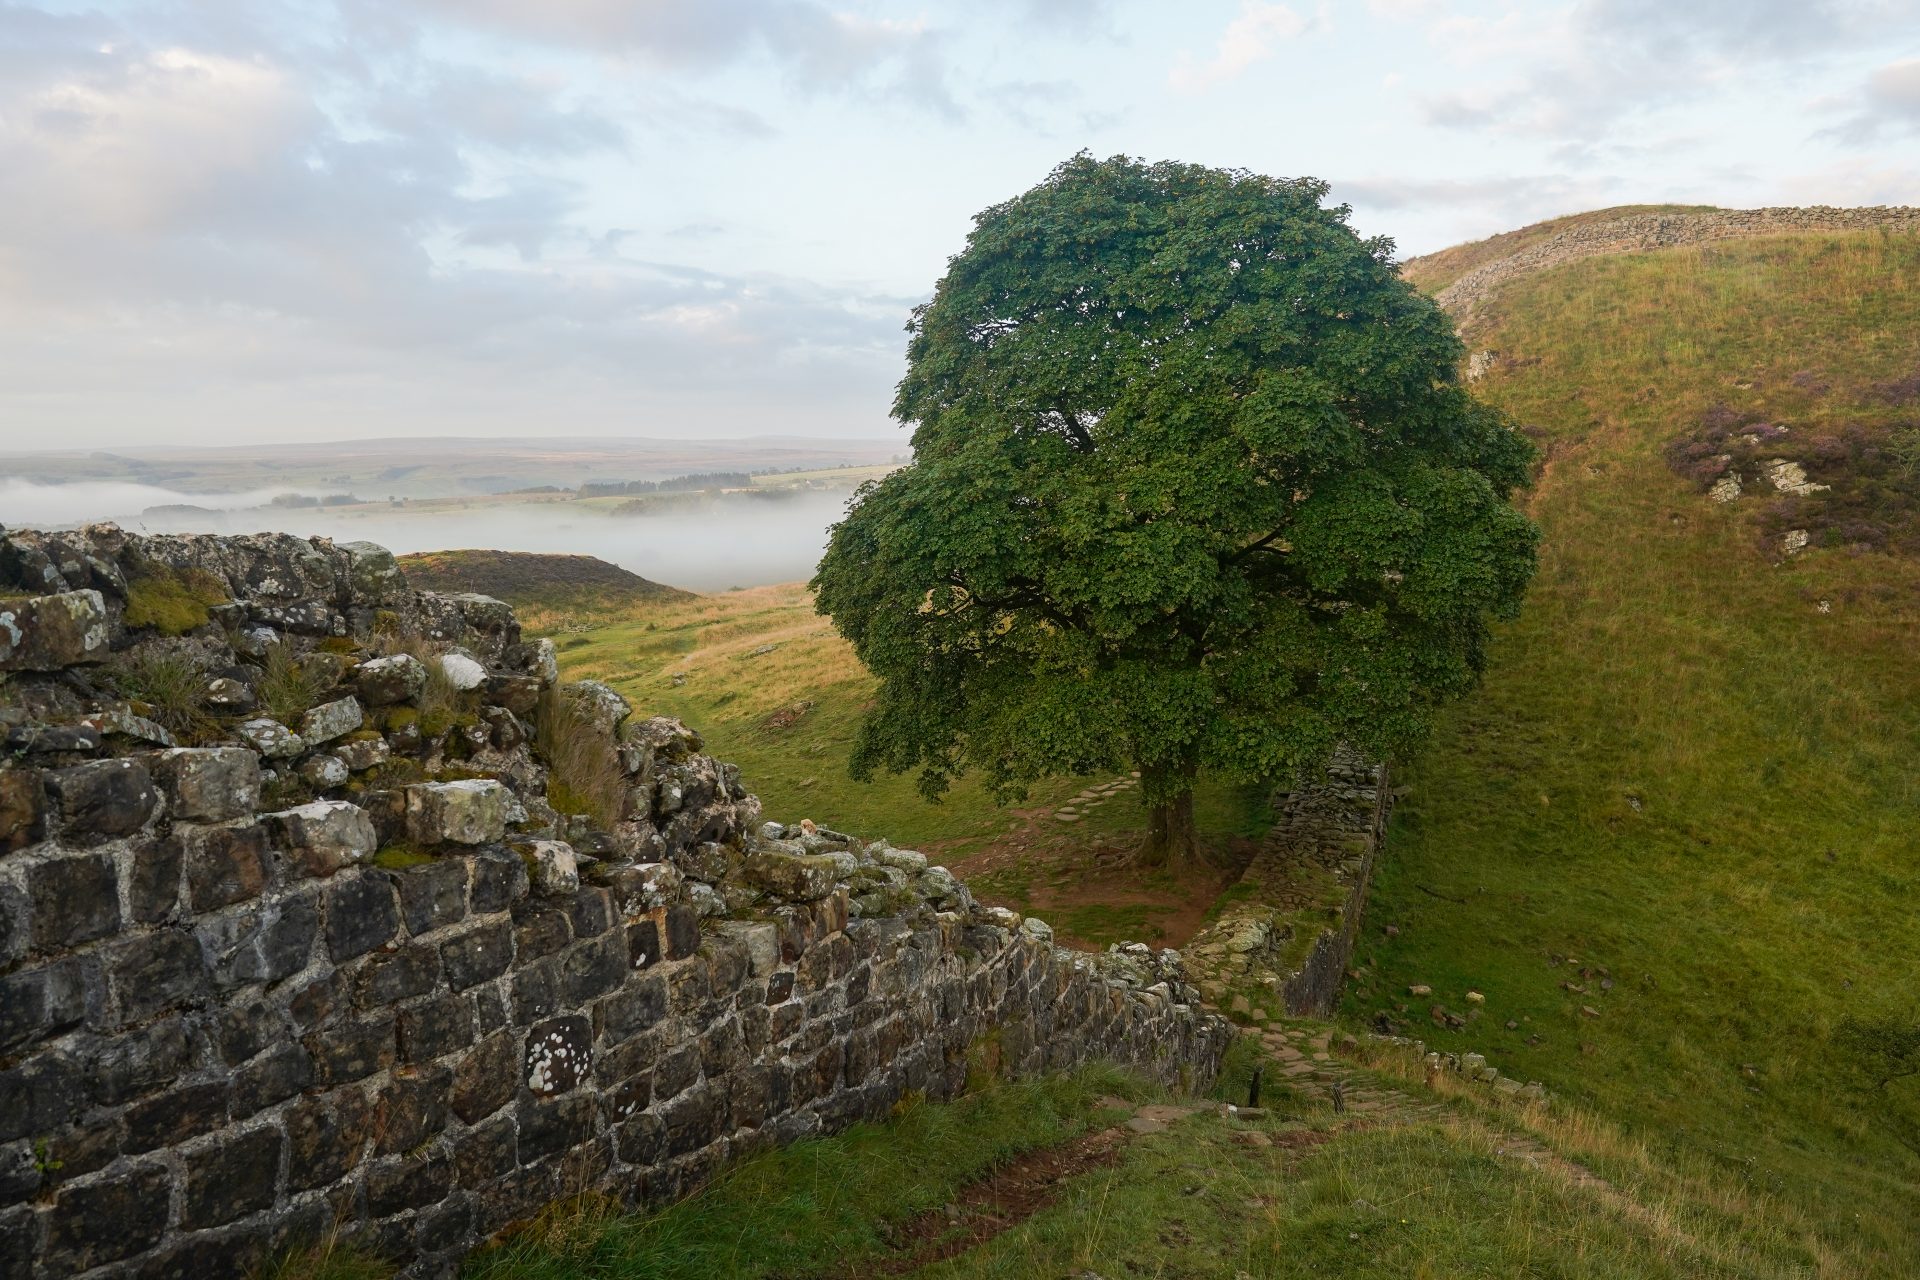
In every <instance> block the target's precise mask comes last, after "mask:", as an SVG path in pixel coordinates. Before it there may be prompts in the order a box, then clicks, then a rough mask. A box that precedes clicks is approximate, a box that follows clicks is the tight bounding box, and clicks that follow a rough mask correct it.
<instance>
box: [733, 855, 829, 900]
mask: <svg viewBox="0 0 1920 1280" xmlns="http://www.w3.org/2000/svg"><path fill="white" fill-rule="evenodd" d="M740 871H741V874H742V876H743V877H744V878H745V879H746V881H747V883H749V884H751V885H753V886H754V887H755V888H758V889H761V890H763V891H765V892H766V893H769V894H771V895H773V896H774V897H776V898H781V899H784V900H785V901H787V902H817V901H819V900H820V899H821V898H824V897H826V896H827V895H828V894H830V893H832V892H833V886H834V881H835V880H836V878H837V871H838V868H837V867H836V866H835V864H834V863H833V862H832V861H831V860H829V859H827V858H823V857H820V856H818V855H815V854H805V853H770V852H764V851H763V852H759V853H753V854H749V855H748V856H747V858H746V860H745V861H744V862H742V863H741V864H740Z"/></svg>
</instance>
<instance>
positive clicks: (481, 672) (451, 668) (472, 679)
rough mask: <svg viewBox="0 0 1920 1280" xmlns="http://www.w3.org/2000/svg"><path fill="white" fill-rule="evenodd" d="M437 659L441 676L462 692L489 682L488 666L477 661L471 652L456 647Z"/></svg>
mask: <svg viewBox="0 0 1920 1280" xmlns="http://www.w3.org/2000/svg"><path fill="white" fill-rule="evenodd" d="M435 661H436V662H437V663H438V664H439V666H440V674H441V676H442V677H443V678H444V679H445V680H446V682H447V683H448V684H449V685H452V686H453V688H454V689H455V690H457V691H458V692H460V693H465V692H467V691H468V690H469V689H478V688H479V687H480V686H481V685H483V684H485V683H486V682H487V669H486V667H484V666H482V665H481V664H480V663H478V662H476V661H475V660H474V658H473V656H472V655H471V654H466V653H461V652H460V651H459V650H457V649H456V650H454V651H452V652H449V653H443V654H441V655H440V656H439V657H438V658H436V659H435Z"/></svg>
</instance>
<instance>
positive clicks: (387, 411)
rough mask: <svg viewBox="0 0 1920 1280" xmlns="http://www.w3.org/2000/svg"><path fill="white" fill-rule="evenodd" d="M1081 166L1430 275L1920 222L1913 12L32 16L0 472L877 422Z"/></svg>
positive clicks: (733, 3) (1218, 4) (973, 0)
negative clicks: (1661, 207) (1284, 214)
mask: <svg viewBox="0 0 1920 1280" xmlns="http://www.w3.org/2000/svg"><path fill="white" fill-rule="evenodd" d="M1081 148H1088V149H1091V150H1092V151H1093V152H1095V153H1097V154H1100V155H1108V154H1114V153H1120V152H1124V153H1128V154H1132V155H1138V156H1144V157H1146V158H1149V159H1164V158H1173V159H1180V160H1188V161H1197V162H1202V163H1207V164H1215V165H1223V166H1237V167H1244V168H1248V169H1254V170H1258V171H1261V172H1265V173H1270V174H1277V175H1286V176H1296V175H1302V174H1312V175H1316V176H1319V177H1323V178H1326V179H1328V180H1329V181H1331V182H1332V183H1333V184H1334V197H1335V198H1336V199H1339V200H1344V201H1347V202H1349V203H1351V204H1352V206H1353V210H1354V212H1353V221H1354V223H1355V224H1356V226H1358V227H1359V228H1360V229H1361V230H1362V231H1364V232H1366V233H1368V234H1375V233H1384V234H1388V235H1392V236H1394V237H1395V238H1396V239H1397V240H1398V242H1399V244H1400V246H1401V250H1402V253H1403V255H1411V254H1415V253H1419V252H1422V251H1425V250H1430V249H1435V248H1439V247H1441V246H1443V245H1446V244H1449V243H1453V242H1455V241H1458V240H1462V239H1468V238H1477V237H1479V236H1484V235H1488V234H1491V233H1493V232H1496V231H1500V230H1504V229H1507V228H1511V227H1513V226H1517V225H1520V224H1523V223H1526V222H1529V221H1533V220H1537V219H1539V218H1542V217H1548V216H1552V215H1555V214H1560V213H1568V212H1574V211H1578V210H1582V209H1588V208H1594V207H1598V206H1604V205H1609V204H1620V203H1628V202H1641V201H1653V200H1681V201H1687V202H1700V203H1714V204H1723V205H1739V206H1751V205H1760V204H1811V203H1827V204H1868V203H1920V0H1746V2H1741V0H1578V2H1577V3H1572V4H1546V3H1541V4H1510V3H1486V4H1453V3H1427V2H1424V0H1371V2H1370V3H1363V2H1361V0H1351V2H1348V3H1338V4H1334V3H1327V4H1320V5H1315V4H1313V3H1311V2H1310V0H1301V2H1299V3H1289V4H1268V3H1261V2H1259V0H1183V2H1182V3H1178V4H1172V3H1165V2H1164V0H1133V2H1129V0H930V2H928V3H897V4H890V3H866V2H864V0H821V2H819V3H816V2H814V0H333V2H329V0H289V2H282V0H199V2H197V3H196V2H193V0H183V2H180V3H170V2H168V0H146V2H145V3H136V4H126V5H115V4H99V5H86V4H75V5H68V4H63V3H46V4H38V5H27V6H24V7H23V6H20V5H17V4H10V3H7V2H6V0H0V446H5V447H12V448H49V447H116V446H126V445H131V444H138V443H141V442H147V441H162V440H166V441H175V442H188V443H219V444H227V443H247V442H253V441H272V440H276V439H280V440H296V439H299V440H311V439H325V438H333V437H343V436H370V435H425V434H493V435H534V434H540V433H543V432H556V433H565V434H568V435H592V434H609V435H662V436H688V435H693V436H698V435H755V434H763V433H805V434H827V435H835V436H848V435H870V436H886V435H888V434H891V433H893V432H895V431H897V428H896V427H894V426H893V424H891V423H890V422H889V421H888V420H887V418H886V409H887V404H888V401H889V398H890V391H891V388H892V385H893V383H894V382H895V381H896V380H897V378H898V377H899V375H900V371H901V358H902V355H901V353H902V349H903V346H904V335H903V333H902V331H901V326H902V324H903V323H904V321H905V319H906V315H907V312H908V309H909V308H910V307H912V305H913V304H914V303H915V302H917V301H919V300H920V299H922V298H924V297H925V296H926V295H927V294H928V293H929V292H930V290H931V288H932V284H933V282H934V280H935V279H936V278H937V277H938V276H939V274H940V272H941V271H942V269H943V267H944V265H945V261H946V258H947V256H948V255H949V254H952V253H954V252H956V251H957V250H958V249H959V248H960V247H961V245H962V243H963V241H964V238H965V236H966V233H967V229H968V226H969V219H970V217H971V215H972V214H973V213H974V212H976V211H977V210H979V209H981V208H983V207H985V206H987V205H989V204H992V203H995V202H998V201H1000V200H1003V199H1006V198H1007V197H1009V196H1011V195H1013V194H1015V193H1017V192H1019V191H1021V190H1023V189H1025V188H1027V187H1029V186H1031V185H1033V184H1034V183H1035V182H1037V181H1039V180H1040V179H1041V178H1042V177H1044V176H1045V174H1046V172H1047V171H1048V169H1049V168H1051V167H1052V166H1053V165H1054V164H1055V163H1057V162H1058V161H1059V160H1061V159H1062V158H1064V157H1066V156H1068V155H1070V154H1071V153H1073V152H1074V151H1077V150H1079V149H1081Z"/></svg>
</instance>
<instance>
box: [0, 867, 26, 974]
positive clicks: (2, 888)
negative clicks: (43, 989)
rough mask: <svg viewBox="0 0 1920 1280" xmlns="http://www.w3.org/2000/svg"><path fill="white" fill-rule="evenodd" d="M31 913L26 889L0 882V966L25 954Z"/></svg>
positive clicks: (10, 962)
mask: <svg viewBox="0 0 1920 1280" xmlns="http://www.w3.org/2000/svg"><path fill="white" fill-rule="evenodd" d="M31 915H32V910H31V904H30V903H29V901H28V898H27V891H26V890H25V889H22V888H20V887H19V886H18V885H12V884H0V966H5V965H9V964H12V963H13V962H14V961H15V960H18V959H19V958H20V957H21V956H24V955H25V954H27V947H28V946H29V945H30V943H31V940H32V933H33V925H32V921H31V920H30V919H29V917H30V916H31Z"/></svg>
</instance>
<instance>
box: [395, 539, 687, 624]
mask: <svg viewBox="0 0 1920 1280" xmlns="http://www.w3.org/2000/svg"><path fill="white" fill-rule="evenodd" d="M400 567H401V569H403V570H404V571H405V572H406V575H407V581H408V582H410V583H412V584H413V585H414V586H415V587H417V588H419V589H420V590H422V591H477V592H479V593H480V594H481V595H486V596H492V597H494V598H495V599H497V600H505V601H506V602H507V603H508V604H510V605H513V606H514V607H515V608H516V609H568V610H586V611H592V612H597V611H601V610H605V609H609V608H622V607H625V606H628V605H632V604H638V603H642V602H647V603H666V602H668V601H673V600H691V599H693V593H692V592H691V591H682V590H680V588H678V587H669V586H663V585H662V584H660V583H658V582H652V581H649V580H648V579H646V578H643V577H641V576H640V575H639V574H637V573H629V572H628V571H627V570H625V569H622V568H621V567H620V566H619V565H617V564H608V563H607V562H606V561H605V560H601V559H598V558H596V557H594V556H562V555H544V554H540V553H537V552H531V551H477V550H476V551H422V552H417V553H415V554H413V555H407V556H401V557H400Z"/></svg>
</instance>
